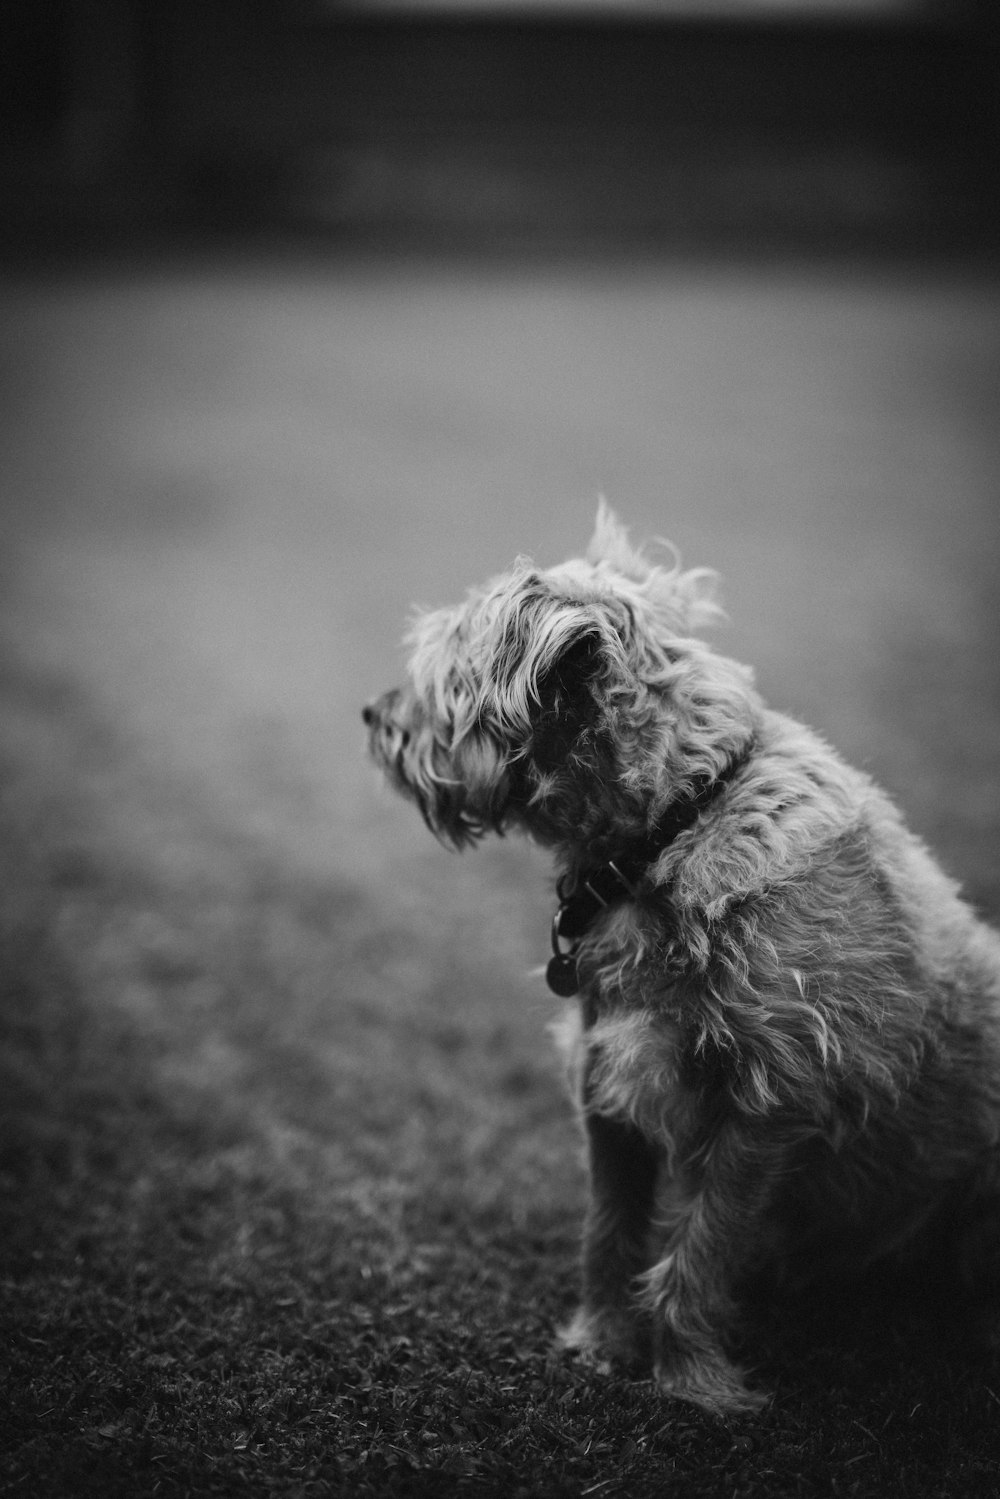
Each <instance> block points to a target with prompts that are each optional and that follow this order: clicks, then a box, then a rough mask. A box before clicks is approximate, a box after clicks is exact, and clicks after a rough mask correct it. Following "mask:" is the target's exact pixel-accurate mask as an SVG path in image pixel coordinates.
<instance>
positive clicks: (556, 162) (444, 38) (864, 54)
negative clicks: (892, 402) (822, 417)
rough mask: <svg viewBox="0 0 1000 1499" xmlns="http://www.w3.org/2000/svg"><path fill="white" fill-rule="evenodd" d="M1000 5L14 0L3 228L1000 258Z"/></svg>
mask: <svg viewBox="0 0 1000 1499" xmlns="http://www.w3.org/2000/svg"><path fill="white" fill-rule="evenodd" d="M993 15H994V13H993V11H989V12H988V13H987V10H986V8H985V7H981V6H976V5H970V6H964V5H961V6H957V5H956V6H952V7H940V6H939V7H938V8H936V9H934V8H931V9H928V10H922V9H920V8H914V9H912V10H906V9H902V10H898V11H895V12H893V11H886V12H884V13H880V12H873V13H872V14H865V13H858V12H857V11H856V10H854V11H853V12H852V11H850V10H845V11H844V12H843V14H839V15H838V14H837V13H836V12H835V11H827V12H825V13H822V14H818V15H811V16H810V15H809V14H808V13H805V14H798V15H796V14H795V13H794V12H788V11H785V12H780V13H779V12H772V13H768V12H760V13H755V12H754V11H753V10H752V9H751V10H747V12H746V13H745V14H744V15H742V16H733V17H720V16H719V15H718V14H714V15H713V14H706V16H705V17H704V18H703V19H699V18H698V17H697V15H694V14H691V13H690V12H688V13H686V14H684V15H681V16H675V17H673V18H670V17H669V16H665V17H663V18H659V19H657V18H653V17H651V16H649V15H642V14H641V13H633V14H629V13H627V12H625V13H619V14H617V15H614V16H613V15H611V14H610V13H608V12H602V11H600V10H594V9H592V10H591V11H590V12H589V13H585V12H583V11H574V10H572V9H566V10H564V11H563V13H562V14H557V13H555V12H553V11H540V12H538V13H534V14H532V13H529V12H513V13H511V12H502V11H496V10H491V9H488V8H482V7H481V8H480V9H479V11H478V12H477V13H476V14H475V15H473V14H471V13H463V12H461V11H454V12H451V13H447V14H446V13H443V12H438V13H436V14H435V13H433V12H431V13H429V14H428V13H426V12H425V13H424V14H423V15H418V14H416V13H414V12H407V11H405V10H402V9H401V10H398V11H391V10H390V11H386V12H384V13H375V12H373V11H365V10H364V9H354V10H349V9H338V8H336V7H333V6H330V5H326V6H321V5H318V4H313V3H307V0H289V3H285V4H282V3H279V0H204V3H195V0H177V3H174V4H171V5H170V6H160V5H155V4H152V3H150V0H3V4H2V6H0V25H2V29H3V37H4V46H3V48H2V49H0V55H2V57H3V63H2V74H0V80H2V82H3V84H4V87H3V90H2V96H3V103H2V106H0V108H2V117H3V121H4V124H5V128H6V134H7V138H8V139H9V141H10V142H11V150H10V152H9V155H8V159H7V161H6V164H5V166H4V167H3V169H2V176H0V186H2V188H3V191H4V196H5V200H6V202H5V206H6V213H5V220H6V223H7V234H8V237H9V238H11V239H13V240H15V241H16V240H17V239H18V237H22V236H28V237H29V238H30V237H31V236H32V235H33V234H38V233H40V234H42V235H45V236H50V237H51V236H52V235H53V234H59V233H62V234H63V235H66V236H69V237H72V236H74V235H80V234H81V233H86V232H88V231H89V232H100V231H101V230H113V231H118V232H120V231H121V230H122V229H126V230H128V231H130V232H136V231H137V230H141V229H143V228H159V229H162V228H163V227H164V226H178V225H188V226H189V225H192V224H194V225H198V224H200V225H206V224H210V225H213V226H215V227H227V228H245V227H247V226H253V227H259V226H261V225H267V226H270V227H275V226H281V227H285V228H288V227H293V228H297V229H302V228H309V229H312V230H316V229H321V230H322V231H323V232H325V233H327V234H334V235H336V236H339V237H346V238H351V237H357V236H359V235H360V236H363V237H365V238H368V239H370V238H372V237H374V238H380V239H386V238H389V239H394V240H398V239H400V238H402V239H404V240H407V241H413V240H414V239H416V240H420V241H426V240H431V241H433V242H436V243H440V242H442V241H448V242H453V241H459V242H461V243H463V244H469V243H471V244H495V243H497V242H498V241H499V242H514V243H517V244H525V243H527V244H535V243H544V244H552V243H557V244H561V245H565V244H581V243H582V244H589V243H593V242H595V241H597V242H604V241H606V240H608V239H612V240H620V239H622V238H623V237H624V238H628V239H630V240H639V241H642V242H648V243H653V244H661V243H677V242H681V243H684V244H695V245H705V244H710V245H711V244H718V243H720V242H722V243H725V244H736V245H756V244H761V243H763V244H766V245H771V244H774V243H786V242H793V243H798V244H802V243H805V244H808V245H818V246H828V245H831V244H833V245H837V244H843V243H847V244H849V245H862V246H864V247H868V248H870V247H886V246H888V247H892V248H896V247H900V248H903V249H914V248H915V249H917V250H920V249H924V248H931V249H936V248H941V247H944V248H948V249H954V248H959V249H967V248H973V249H981V248H983V247H987V248H989V249H993V248H995V247H996V240H997V224H996V215H995V210H994V203H995V200H996V187H997V182H998V178H1000V172H998V160H1000V145H998V140H1000V107H998V91H997V89H996V78H997V60H998V59H997V39H998V36H1000V30H998V27H997V23H996V21H995V20H994V19H993Z"/></svg>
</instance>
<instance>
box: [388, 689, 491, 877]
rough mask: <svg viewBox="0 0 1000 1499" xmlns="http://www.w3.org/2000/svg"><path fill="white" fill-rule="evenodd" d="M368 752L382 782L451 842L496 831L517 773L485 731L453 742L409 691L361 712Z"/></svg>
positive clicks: (462, 842)
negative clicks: (365, 713) (381, 773)
mask: <svg viewBox="0 0 1000 1499" xmlns="http://www.w3.org/2000/svg"><path fill="white" fill-rule="evenodd" d="M368 721H369V727H370V746H371V752H372V756H373V758H374V759H375V762H376V764H378V765H379V766H380V767H381V769H382V770H383V771H384V773H385V775H386V777H387V779H388V780H389V783H390V784H391V785H392V786H393V787H394V788H395V789H396V790H397V791H399V792H401V793H402V795H403V796H405V797H407V798H408V799H409V800H410V801H412V802H413V803H414V804H415V805H416V807H417V809H418V811H419V812H420V815H421V817H422V818H423V820H424V822H425V823H426V825H427V827H428V828H429V829H430V831H431V832H432V833H433V834H434V836H435V837H436V838H438V839H440V840H441V841H442V842H444V843H447V844H450V845H451V846H453V847H455V848H464V847H466V846H467V845H469V844H471V843H475V842H476V841H477V840H478V839H479V838H481V837H482V836H483V835H484V834H485V833H487V832H496V833H500V832H503V829H504V824H505V820H506V817H507V815H508V813H509V812H510V810H511V806H512V789H513V786H514V785H515V783H516V781H517V777H516V776H515V775H513V774H511V772H510V768H509V766H508V763H507V758H506V756H505V754H504V752H503V751H502V750H501V748H500V747H499V746H498V745H497V744H496V743H495V742H494V741H493V740H492V739H491V738H490V737H489V736H488V735H487V734H486V733H484V732H479V731H476V732H468V733H466V734H464V735H462V736H461V737H460V738H458V739H457V740H456V739H455V738H454V737H453V736H452V735H450V734H449V731H448V729H447V726H443V725H439V724H436V723H435V721H434V719H433V718H432V716H431V715H430V714H429V713H428V711H427V710H426V709H425V708H424V706H423V704H422V703H421V701H420V699H419V697H418V696H416V694H414V693H412V692H411V691H409V690H408V689H405V688H404V689H399V690H396V691H393V692H389V693H386V694H385V696H384V697H383V698H381V699H380V700H379V702H378V703H377V704H376V705H375V706H374V708H372V709H369V710H368Z"/></svg>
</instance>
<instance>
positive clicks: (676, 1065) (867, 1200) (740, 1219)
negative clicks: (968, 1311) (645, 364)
mask: <svg viewBox="0 0 1000 1499" xmlns="http://www.w3.org/2000/svg"><path fill="white" fill-rule="evenodd" d="M662 545H664V546H666V544H662ZM715 591H716V578H715V574H714V573H712V572H710V571H709V570H707V569H694V570H690V571H684V570H683V569H682V567H681V565H680V562H679V559H678V558H677V555H676V553H675V552H673V550H672V549H670V550H668V551H666V552H664V554H663V556H662V557H660V556H658V554H655V553H654V554H651V552H650V549H649V548H634V547H633V546H632V544H631V543H630V541H629V537H628V533H627V531H626V530H625V529H624V528H623V526H622V525H621V524H620V522H619V521H618V519H617V517H616V516H615V514H614V513H613V512H612V511H611V510H610V509H609V508H608V507H607V506H606V505H605V504H604V502H603V501H602V502H601V505H600V507H599V509H598V515H597V524H596V529H595V532H594V536H593V540H592V541H591V543H590V546H589V549H588V551H587V553H586V555H585V557H584V558H582V559H577V560H573V561H569V562H566V563H564V564H562V565H560V566H557V567H554V568H552V569H550V570H548V571H542V570H540V569H539V568H537V567H536V566H534V564H533V563H532V562H531V561H530V559H527V558H523V557H522V558H519V559H518V560H517V561H516V562H515V564H514V566H513V568H512V570H511V571H510V572H508V573H506V574H505V575H504V576H502V577H499V578H496V579H495V580H493V581H492V582H490V583H488V584H486V586H485V587H483V588H479V589H477V590H475V591H473V592H471V593H470V594H469V595H468V597H467V598H466V600H465V602H464V603H462V604H460V605H459V606H458V607H457V608H453V609H441V610H436V611H433V612H427V613H424V614H422V615H420V616H418V617H417V618H416V620H415V622H414V624H413V626H412V630H411V632H410V636H409V641H410V645H411V648H412V654H411V658H410V663H409V680H408V682H407V683H406V685H404V686H402V687H400V688H398V689H396V690H394V691H390V692H388V693H386V694H385V695H384V696H382V697H381V698H379V699H378V700H377V701H375V702H373V703H370V704H369V705H368V706H367V707H366V708H365V709H364V713H363V717H364V720H365V723H366V724H367V726H368V729H369V734H370V747H371V750H372V753H373V755H374V758H375V760H376V762H377V763H378V764H379V766H380V767H381V768H382V770H383V771H384V772H385V773H386V775H387V776H388V779H389V781H390V782H391V783H392V785H393V786H395V787H396V788H398V790H399V791H401V792H402V793H404V795H405V796H407V797H408V798H409V799H410V800H412V801H413V802H415V803H416V805H417V807H418V808H419V810H420V812H421V814H422V815H423V818H424V820H425V822H426V823H427V824H428V826H429V827H430V829H431V830H432V831H433V832H434V833H435V834H436V835H437V836H438V837H439V838H440V839H442V840H443V841H445V842H446V843H448V844H449V845H453V846H455V847H457V848H463V847H465V846H467V845H470V844H473V843H475V842H476V841H477V840H478V839H479V838H480V837H481V836H483V835H484V834H486V833H488V832H491V831H495V832H502V831H505V830H507V829H509V828H516V829H521V830H523V831H524V832H526V833H528V834H529V835H530V836H531V837H532V838H534V839H535V840H537V841H538V842H539V843H541V844H542V845H544V846H546V847H548V848H550V849H552V851H553V852H554V855H555V858H556V861H557V866H558V886H557V891H558V900H559V905H558V910H557V912H556V914H555V917H554V921H553V929H552V947H553V952H552V957H551V960H550V962H549V967H548V970H547V972H548V978H549V982H550V984H551V986H552V988H553V989H555V991H556V992H557V993H558V994H560V995H561V996H563V997H564V998H566V999H569V998H571V997H572V996H574V995H575V996H578V998H577V999H576V1000H575V1001H574V1004H573V1008H572V1012H571V1015H570V1016H569V1018H567V1019H566V1020H565V1022H564V1023H563V1026H562V1037H563V1045H564V1047H565V1049H566V1052H567V1055H568V1057H569V1061H570V1070H571V1075H572V1078H573V1080H574V1087H575V1093H576V1097H577V1100H578V1103H579V1109H580V1114H581V1119H582V1123H583V1127H584V1134H585V1140H586V1147H587V1154H588V1160H589V1176H590V1200H589V1206H588V1210H587V1215H586V1223H585V1229H584V1237H583V1251H582V1282H583V1290H582V1303H581V1305H580V1308H579V1310H578V1311H577V1313H576V1314H575V1316H574V1317H573V1319H572V1321H571V1323H570V1325H569V1326H568V1327H567V1328H566V1329H565V1331H564V1332H563V1333H562V1335H561V1336H562V1342H563V1344H564V1346H565V1347H567V1348H570V1349H573V1350H575V1351H577V1352H578V1353H579V1354H581V1355H584V1356H587V1357H590V1358H592V1359H595V1360H597V1361H599V1362H600V1363H602V1364H606V1363H608V1362H609V1361H622V1362H624V1363H625V1364H626V1365H627V1366H630V1367H633V1368H636V1367H640V1368H641V1367H645V1369H646V1370H647V1371H649V1370H651V1371H652V1373H653V1377H654V1378H655V1380H656V1382H657V1383H658V1385H659V1387H660V1389H661V1390H663V1391H664V1393H665V1394H667V1395H670V1396H674V1397H678V1398H680V1399H683V1400H686V1401H689V1402H693V1403H694V1404H696V1405H699V1406H701V1407H703V1408H706V1409H708V1410H710V1411H713V1412H716V1413H721V1414H731V1413H737V1412H744V1411H752V1410H755V1409H757V1408H758V1407H759V1406H760V1405H761V1404H762V1403H763V1401H764V1400H765V1399H766V1398H767V1397H766V1395H765V1394H763V1393H762V1392H760V1391H759V1390H756V1389H754V1388H752V1387H751V1385H750V1383H749V1382H748V1378H747V1373H746V1370H745V1369H744V1368H743V1367H741V1365H740V1363H739V1362H738V1361H737V1359H736V1358H735V1357H734V1352H733V1346H734V1341H735V1340H736V1336H737V1333H738V1329H739V1315H738V1313H739V1310H740V1298H741V1294H742V1288H744V1287H745V1286H746V1285H747V1283H748V1281H749V1280H750V1279H751V1278H753V1277H757V1276H760V1275H765V1276H769V1277H773V1278H774V1280H776V1281H777V1282H778V1283H779V1284H780V1283H781V1282H782V1281H784V1282H786V1283H793V1284H795V1283H798V1284H801V1283H802V1282H803V1281H805V1282H806V1283H808V1282H809V1280H810V1279H811V1278H812V1277H816V1276H820V1275H823V1274H841V1273H844V1272H857V1271H861V1270H863V1269H865V1268H866V1267H868V1266H871V1265H873V1264H875V1263H876V1262H878V1261H892V1260H894V1259H896V1260H905V1259H907V1258H910V1259H912V1258H914V1257H917V1256H919V1255H921V1254H923V1253H929V1251H930V1246H935V1252H936V1253H940V1252H941V1246H942V1244H944V1245H945V1246H946V1251H947V1254H948V1255H949V1256H950V1258H949V1261H948V1263H949V1264H950V1265H953V1266H954V1274H955V1276H956V1277H959V1276H965V1277H968V1276H975V1275H977V1274H978V1275H984V1276H985V1278H986V1281H990V1278H991V1276H992V1281H994V1282H995V1280H996V1277H997V1274H998V1271H1000V1226H998V1225H1000V935H998V934H997V933H996V932H994V931H993V930H992V929H991V928H990V927H988V926H987V925H985V924H984V923H983V922H982V921H980V920H979V919H978V918H977V916H976V915H975V914H974V913H973V911H972V910H971V908H970V907H969V906H968V905H967V904H966V903H965V902H964V901H963V900H962V898H961V897H960V895H959V893H958V888H957V886H956V885H955V884H954V883H953V882H952V881H951V879H950V878H948V877H947V876H946V875H945V874H944V873H943V872H942V871H941V869H940V868H939V867H938V865H937V864H936V863H935V861H934V859H933V858H932V856H931V854H930V853H929V852H928V850H927V849H926V847H925V846H924V845H923V844H922V843H921V842H920V841H919V840H918V838H917V837H915V836H914V835H913V834H912V833H911V832H909V831H908V830H907V828H906V827H905V825H904V823H903V821H902V819H901V817H900V815H899V813H898V812H897V811H896V808H895V807H894V805H893V803H892V802H891V801H890V800H889V798H888V797H887V796H886V795H885V794H884V793H883V792H882V791H881V790H879V788H878V787H877V786H876V785H875V784H873V782H872V781H871V780H870V779H869V778H868V777H867V776H866V775H864V774H862V773H861V772H859V771H857V770H855V769H852V768H851V767H850V766H849V765H848V764H846V763H845V762H844V760H842V759H841V758H840V757H839V756H838V755H837V754H836V753H835V752H834V751H833V750H832V749H831V748H830V747H829V746H828V745H827V744H826V743H825V742H824V741H823V739H821V738H820V737H819V736H818V735H817V734H815V733H814V732H812V731H811V730H810V729H808V728H806V727H804V726H803V725H802V724H800V723H797V722H795V721H794V720H792V719H791V718H788V717H785V716H783V715H782V714H780V713H777V712H773V711H771V710H770V709H769V708H768V707H766V706H765V704H764V702H763V700H762V699H761V697H760V696H759V695H758V693H757V691H756V690H755V687H754V683H753V678H752V674H751V672H750V671H749V670H748V669H747V668H746V667H744V666H742V665H739V664H738V663H737V662H735V661H733V660H730V659H728V658H727V657H725V656H723V655H720V654H718V653H716V652H715V651H714V650H713V649H711V648H710V647H709V646H708V645H707V644H705V643H704V642H703V640H702V639H701V632H702V631H703V630H704V629H705V628H706V627H708V626H710V625H712V624H713V623H714V622H715V621H716V620H717V619H718V618H719V617H720V615H721V610H720V608H719V606H718V604H717V603H716V600H715ZM949 1273H951V1272H949Z"/></svg>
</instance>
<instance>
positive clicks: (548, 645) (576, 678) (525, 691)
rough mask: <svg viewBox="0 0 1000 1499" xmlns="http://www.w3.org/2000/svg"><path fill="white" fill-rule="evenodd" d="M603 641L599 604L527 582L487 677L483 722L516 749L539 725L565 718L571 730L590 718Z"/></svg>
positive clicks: (509, 608) (520, 585)
mask: <svg viewBox="0 0 1000 1499" xmlns="http://www.w3.org/2000/svg"><path fill="white" fill-rule="evenodd" d="M601 635H602V630H601V619H600V613H599V610H598V608H597V606H596V605H595V604H594V603H592V602H591V601H589V600H579V599H571V598H567V597H566V596H565V594H564V593H562V592H560V591H559V590H557V589H555V588H553V586H552V585H551V583H550V582H549V581H548V579H547V578H545V577H544V576H543V575H541V574H540V573H537V572H534V573H530V574H526V575H522V576H521V577H520V578H519V579H518V582H517V587H516V589H514V590H512V592H511V595H510V597H508V598H507V599H506V600H505V601H504V608H503V618H502V622H501V624H500V628H499V629H498V631H497V633H496V637H495V641H494V648H493V652H492V660H491V661H490V663H489V669H488V670H487V671H486V672H485V673H484V676H483V694H482V700H481V704H480V712H481V718H482V720H483V721H484V722H486V723H491V724H494V725H495V726H496V727H497V729H498V731H499V732H500V733H501V734H502V735H503V736H504V738H505V739H507V741H508V742H509V743H514V744H518V743H521V744H523V743H525V742H526V741H527V740H528V739H529V738H530V737H531V736H533V735H534V733H535V731H536V728H537V725H538V722H539V719H540V718H544V719H546V720H548V721H550V722H551V721H552V720H554V719H555V718H560V719H562V720H564V721H565V723H566V725H567V729H568V727H569V725H570V723H571V722H572V721H575V720H578V719H580V718H581V716H582V715H583V714H584V712H585V707H586V701H587V699H588V697H589V693H588V690H587V688H588V684H589V683H590V682H591V681H592V680H593V678H594V676H595V674H596V672H597V671H598V669H599V665H600V661H601V655H602V648H601Z"/></svg>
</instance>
